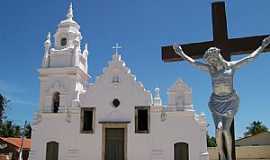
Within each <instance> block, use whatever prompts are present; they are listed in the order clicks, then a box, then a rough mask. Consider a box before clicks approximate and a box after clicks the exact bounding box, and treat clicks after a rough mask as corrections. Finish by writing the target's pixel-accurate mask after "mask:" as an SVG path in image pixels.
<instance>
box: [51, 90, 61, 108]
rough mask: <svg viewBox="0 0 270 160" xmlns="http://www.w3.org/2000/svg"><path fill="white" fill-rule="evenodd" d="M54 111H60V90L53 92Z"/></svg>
mask: <svg viewBox="0 0 270 160" xmlns="http://www.w3.org/2000/svg"><path fill="white" fill-rule="evenodd" d="M52 105H53V108H52V109H53V113H57V112H58V111H59V106H60V93H59V92H55V93H54V94H53V103H52Z"/></svg>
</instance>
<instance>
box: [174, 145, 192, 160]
mask: <svg viewBox="0 0 270 160" xmlns="http://www.w3.org/2000/svg"><path fill="white" fill-rule="evenodd" d="M188 159H189V151H188V144H187V143H175V144H174V160H188Z"/></svg>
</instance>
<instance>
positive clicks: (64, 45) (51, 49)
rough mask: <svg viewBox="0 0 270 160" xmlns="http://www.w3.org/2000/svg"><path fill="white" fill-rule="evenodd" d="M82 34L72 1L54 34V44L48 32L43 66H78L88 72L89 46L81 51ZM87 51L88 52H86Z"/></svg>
mask: <svg viewBox="0 0 270 160" xmlns="http://www.w3.org/2000/svg"><path fill="white" fill-rule="evenodd" d="M81 40H82V35H81V32H80V25H79V24H78V23H77V22H76V21H75V20H74V14H73V8H72V3H70V5H69V7H68V9H67V13H66V17H65V19H64V20H62V21H60V23H59V24H58V27H57V30H56V33H55V34H54V44H52V43H51V35H50V34H48V37H47V40H46V41H45V42H44V47H45V53H44V59H43V63H42V67H43V68H64V67H78V68H80V69H81V70H82V71H83V72H84V73H85V74H87V70H88V69H87V67H88V65H87V55H88V51H87V52H86V50H87V48H86V49H85V50H84V51H83V53H82V51H81ZM86 53H87V54H86Z"/></svg>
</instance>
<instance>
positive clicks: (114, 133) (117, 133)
mask: <svg viewBox="0 0 270 160" xmlns="http://www.w3.org/2000/svg"><path fill="white" fill-rule="evenodd" d="M124 136H125V129H124V128H106V130H105V160H124V157H125V155H124V154H125V137H124Z"/></svg>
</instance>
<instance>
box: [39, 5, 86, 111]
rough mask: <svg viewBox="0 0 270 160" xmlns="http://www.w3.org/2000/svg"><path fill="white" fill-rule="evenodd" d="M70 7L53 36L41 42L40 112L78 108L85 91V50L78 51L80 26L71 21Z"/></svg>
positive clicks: (49, 35) (71, 12)
mask: <svg viewBox="0 0 270 160" xmlns="http://www.w3.org/2000/svg"><path fill="white" fill-rule="evenodd" d="M73 18H74V17H73V9H72V4H70V6H69V8H68V12H67V15H66V18H65V19H64V20H62V21H61V22H60V23H59V24H58V27H57V30H56V33H55V34H54V37H53V38H54V43H52V42H51V34H50V33H48V36H47V39H46V40H45V42H44V57H43V61H42V66H41V69H39V73H40V76H39V77H40V112H41V113H42V112H47V113H48V112H49V113H58V112H66V111H67V110H68V109H69V108H71V107H78V106H80V101H79V96H80V94H81V93H82V92H84V90H85V85H86V84H87V81H88V78H89V75H88V65H87V57H88V48H87V44H85V47H84V50H83V51H81V40H82V35H81V32H80V25H79V24H78V23H77V22H76V21H75V20H74V19H73Z"/></svg>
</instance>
